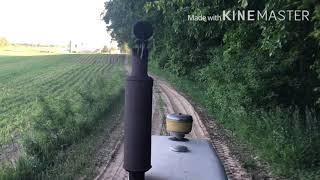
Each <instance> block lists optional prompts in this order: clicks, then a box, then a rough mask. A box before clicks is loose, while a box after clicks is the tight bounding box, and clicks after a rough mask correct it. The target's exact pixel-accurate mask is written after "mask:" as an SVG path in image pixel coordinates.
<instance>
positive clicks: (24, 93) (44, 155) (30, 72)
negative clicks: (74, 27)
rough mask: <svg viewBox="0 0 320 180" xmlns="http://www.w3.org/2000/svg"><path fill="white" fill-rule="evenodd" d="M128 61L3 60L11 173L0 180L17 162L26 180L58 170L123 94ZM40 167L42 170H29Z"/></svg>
mask: <svg viewBox="0 0 320 180" xmlns="http://www.w3.org/2000/svg"><path fill="white" fill-rule="evenodd" d="M125 58H126V57H125V55H101V54H99V55H98V54H97V55H86V54H81V55H80V54H78V55H52V56H1V57H0V104H1V106H0V145H1V146H0V148H1V149H0V150H1V151H2V152H5V153H4V154H3V153H1V159H0V160H1V164H5V165H4V166H6V168H7V169H5V170H2V171H0V175H2V176H4V177H6V175H7V174H8V172H10V163H6V162H10V161H12V158H13V159H14V160H15V161H17V162H18V163H17V164H18V165H17V166H15V168H16V170H17V169H18V168H22V169H23V171H24V173H25V174H23V176H24V177H25V176H29V177H34V175H35V174H37V173H39V172H40V171H42V170H43V169H45V168H46V167H47V166H49V165H52V162H51V161H53V159H54V157H55V156H56V155H57V154H58V153H59V151H61V149H63V148H65V147H69V146H70V145H72V144H74V143H75V142H77V141H79V139H81V138H83V137H85V136H86V135H87V134H88V133H90V131H92V127H94V126H95V122H96V121H97V119H98V118H99V117H100V116H101V114H103V113H104V112H105V111H107V109H108V108H110V106H112V105H111V104H112V103H113V101H115V99H116V97H117V96H120V95H119V94H120V93H121V92H122V89H123V75H124V68H123V64H124V61H125ZM12 144H15V147H14V148H12V147H11V146H10V145H12ZM10 148H11V149H10ZM12 149H18V150H12ZM6 153H7V154H6ZM8 157H9V158H8ZM23 159H24V160H23ZM26 159H27V161H25V160H26ZM30 159H32V160H30ZM19 164H20V166H21V167H19ZM21 164H22V165H21ZM34 164H37V168H31V170H30V169H28V168H30V167H31V166H34ZM8 169H9V170H8ZM11 170H12V168H11ZM18 170H19V169H18ZM17 177H18V175H17ZM0 178H1V177H0Z"/></svg>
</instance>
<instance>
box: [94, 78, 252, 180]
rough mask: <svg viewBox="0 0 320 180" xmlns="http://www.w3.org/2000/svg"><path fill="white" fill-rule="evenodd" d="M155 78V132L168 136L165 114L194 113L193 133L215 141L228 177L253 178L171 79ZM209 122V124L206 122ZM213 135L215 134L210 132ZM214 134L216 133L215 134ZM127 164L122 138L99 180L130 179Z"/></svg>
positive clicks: (153, 132) (214, 143) (191, 134)
mask: <svg viewBox="0 0 320 180" xmlns="http://www.w3.org/2000/svg"><path fill="white" fill-rule="evenodd" d="M153 78H154V91H153V92H154V97H153V113H152V115H153V116H152V117H153V119H152V134H154V135H159V134H162V135H166V134H167V133H166V131H165V127H164V122H163V121H164V118H165V117H164V116H165V115H166V114H168V113H179V112H180V113H185V114H190V115H192V116H193V119H194V122H193V128H192V132H191V133H190V135H188V136H189V137H191V138H207V139H209V140H210V141H211V143H212V145H213V146H214V148H215V150H216V151H217V153H218V155H219V158H220V159H221V161H222V162H223V164H224V167H225V169H226V173H227V175H228V179H230V180H232V179H239V180H242V179H249V176H248V174H247V173H246V171H245V169H243V168H242V167H241V164H240V163H239V162H238V160H237V159H236V158H235V157H234V156H232V154H231V152H230V150H229V148H228V146H227V145H226V144H225V143H223V142H222V141H221V140H219V138H217V139H215V138H210V135H209V133H208V131H207V128H206V126H205V124H204V123H203V121H202V120H201V117H200V116H199V114H198V113H197V112H196V110H195V108H194V107H193V105H192V104H191V103H190V102H189V101H188V100H187V99H186V98H185V97H184V96H182V95H181V94H179V93H178V92H177V91H176V90H175V89H174V88H172V87H171V86H170V85H169V84H168V83H167V82H165V81H162V80H160V79H159V78H157V77H153ZM206 125H208V124H207V123H206ZM210 126H215V124H214V122H213V121H212V122H210ZM210 134H211V133H210ZM211 137H212V136H211ZM122 166H123V144H122V141H119V143H118V145H117V147H116V148H115V151H114V154H113V158H112V159H111V160H110V161H109V163H107V164H106V165H105V166H104V167H101V168H100V173H99V175H98V176H97V177H96V178H95V179H96V180H102V179H112V180H123V179H127V177H128V175H127V172H126V171H125V170H124V169H123V168H122Z"/></svg>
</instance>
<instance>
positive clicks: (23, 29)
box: [0, 0, 111, 48]
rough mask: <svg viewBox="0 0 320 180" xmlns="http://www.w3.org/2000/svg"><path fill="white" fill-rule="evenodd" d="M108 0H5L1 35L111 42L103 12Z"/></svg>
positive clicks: (93, 44)
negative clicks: (103, 19) (102, 16)
mask: <svg viewBox="0 0 320 180" xmlns="http://www.w3.org/2000/svg"><path fill="white" fill-rule="evenodd" d="M105 1H106V0H1V1H0V36H4V37H6V38H7V39H8V40H9V41H11V42H27V43H41V44H67V43H68V42H69V41H70V40H73V41H76V42H77V43H84V44H85V45H86V46H89V47H92V48H101V46H103V45H107V44H110V41H111V38H110V36H109V35H108V34H107V32H106V28H105V27H106V25H105V23H104V22H103V21H102V20H101V18H100V14H101V12H103V10H104V2H105Z"/></svg>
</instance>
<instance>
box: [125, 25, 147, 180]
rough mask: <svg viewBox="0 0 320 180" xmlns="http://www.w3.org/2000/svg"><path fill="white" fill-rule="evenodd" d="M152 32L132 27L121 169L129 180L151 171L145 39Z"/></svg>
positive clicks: (139, 179) (138, 179) (141, 26)
mask: <svg viewBox="0 0 320 180" xmlns="http://www.w3.org/2000/svg"><path fill="white" fill-rule="evenodd" d="M152 33H153V30H152V27H151V25H150V24H149V23H147V22H143V21H140V22H138V23H136V24H135V26H134V34H135V36H136V38H137V46H138V47H137V48H133V49H132V72H131V75H129V76H128V77H127V81H126V88H125V115H124V119H125V127H124V131H125V132H124V165H123V167H124V169H125V170H126V171H128V172H129V180H144V175H145V172H147V171H148V170H149V169H150V168H151V119H152V87H153V79H152V78H151V77H149V76H148V49H147V40H148V39H149V38H150V37H151V36H152Z"/></svg>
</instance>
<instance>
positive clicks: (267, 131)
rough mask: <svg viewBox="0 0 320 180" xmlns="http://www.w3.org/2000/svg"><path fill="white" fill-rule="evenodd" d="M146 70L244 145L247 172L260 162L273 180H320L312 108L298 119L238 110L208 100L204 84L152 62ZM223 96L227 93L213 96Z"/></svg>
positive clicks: (319, 133)
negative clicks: (172, 87)
mask: <svg viewBox="0 0 320 180" xmlns="http://www.w3.org/2000/svg"><path fill="white" fill-rule="evenodd" d="M149 68H150V71H151V72H152V73H153V74H155V75H157V76H159V77H162V78H164V79H166V80H168V81H169V82H170V83H171V84H173V85H174V87H176V88H177V89H178V90H179V91H181V92H183V93H185V94H186V95H188V96H190V97H191V99H192V100H193V101H194V102H195V103H196V104H198V105H200V106H201V107H204V108H205V109H206V110H207V112H208V113H209V115H210V116H211V117H214V119H215V121H216V122H217V123H218V124H219V125H221V126H222V127H224V128H225V129H227V130H228V131H231V132H232V137H231V138H232V139H233V140H234V141H235V142H236V143H239V144H243V145H245V146H247V148H246V149H247V150H250V151H251V154H252V157H248V158H245V162H243V164H244V166H245V167H246V168H247V169H248V170H250V169H251V170H254V169H256V168H258V167H257V164H260V162H261V161H262V162H263V163H264V164H267V166H268V167H266V168H267V169H268V170H269V169H270V170H271V172H272V174H273V175H274V177H275V178H281V179H301V180H302V179H303V180H305V179H310V180H316V179H320V169H319V167H320V165H319V164H320V159H319V157H320V151H319V149H320V142H319V138H320V128H319V127H320V125H319V126H310V125H311V124H317V123H316V122H320V121H319V119H318V117H317V116H316V115H315V112H314V111H313V110H312V109H311V110H310V109H306V112H305V113H304V114H305V117H301V115H299V112H298V110H296V109H295V108H294V107H292V108H290V109H283V108H280V107H275V108H274V109H271V110H270V111H265V110H261V109H251V110H247V109H244V108H241V104H239V103H238V102H237V101H236V100H231V101H232V103H230V102H229V103H228V102H227V101H223V98H222V99H221V98H220V99H219V103H220V104H217V103H216V102H212V99H214V98H219V97H214V98H213V97H209V95H208V93H207V92H208V89H207V87H206V85H205V84H201V83H199V82H195V81H192V80H189V79H187V78H183V77H176V76H174V75H172V74H170V73H169V72H167V71H166V70H161V69H160V68H158V67H157V65H156V64H155V63H154V61H151V62H150V63H149ZM221 89H222V88H221ZM221 89H220V90H221ZM216 91H219V88H217V89H216ZM224 93H230V92H217V93H216V94H220V95H221V94H224ZM300 118H305V119H306V124H305V125H304V126H306V127H307V130H308V131H304V130H302V129H305V128H301V126H300V125H299V123H298V122H301V121H300ZM288 122H290V124H288ZM240 153H241V152H240ZM257 160H258V161H260V162H257Z"/></svg>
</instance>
